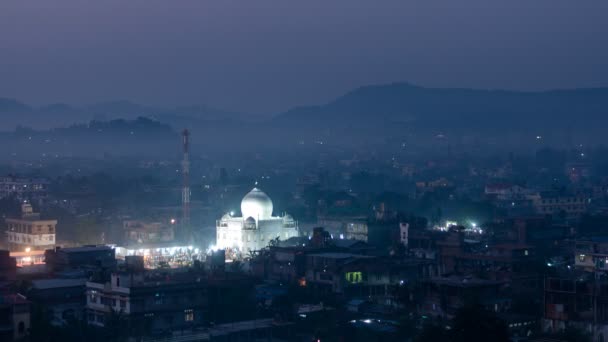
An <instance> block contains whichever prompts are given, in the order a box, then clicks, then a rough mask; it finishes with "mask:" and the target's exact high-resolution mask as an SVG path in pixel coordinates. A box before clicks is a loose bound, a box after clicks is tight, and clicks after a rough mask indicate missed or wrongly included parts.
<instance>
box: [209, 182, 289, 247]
mask: <svg viewBox="0 0 608 342" xmlns="http://www.w3.org/2000/svg"><path fill="white" fill-rule="evenodd" d="M272 210H273V204H272V200H271V199H270V197H268V195H266V194H265V193H264V192H263V191H262V190H260V189H257V188H253V190H251V191H250V192H249V193H248V194H247V195H245V197H243V200H242V201H241V213H242V216H233V215H232V214H231V213H227V214H225V215H224V216H223V217H222V218H221V219H220V220H219V221H217V230H216V232H217V240H216V247H217V248H220V249H229V250H239V251H240V252H241V253H249V252H253V251H257V250H260V249H262V248H265V247H267V246H268V245H269V244H270V241H272V240H274V239H276V238H278V239H279V240H287V239H289V238H291V237H294V236H298V222H297V221H295V220H294V219H293V217H291V215H289V214H284V215H283V216H272Z"/></svg>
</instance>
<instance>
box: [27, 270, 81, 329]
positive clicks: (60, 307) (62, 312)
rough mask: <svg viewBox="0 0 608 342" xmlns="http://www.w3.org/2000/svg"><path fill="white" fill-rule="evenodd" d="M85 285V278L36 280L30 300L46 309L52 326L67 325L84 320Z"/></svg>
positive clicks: (33, 283)
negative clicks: (76, 320) (73, 321)
mask: <svg viewBox="0 0 608 342" xmlns="http://www.w3.org/2000/svg"><path fill="white" fill-rule="evenodd" d="M85 283H86V279H84V278H76V279H61V278H54V279H38V280H34V281H32V288H31V289H30V290H29V292H28V298H29V299H30V300H31V301H32V302H34V303H36V304H41V305H42V306H44V307H45V308H46V310H47V313H48V314H49V318H50V323H51V324H52V325H54V326H63V325H67V324H68V323H69V322H70V321H72V320H75V319H78V320H80V319H82V318H83V317H82V315H83V313H84V304H85V295H84V293H85Z"/></svg>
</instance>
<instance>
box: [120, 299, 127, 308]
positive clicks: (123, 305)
mask: <svg viewBox="0 0 608 342" xmlns="http://www.w3.org/2000/svg"><path fill="white" fill-rule="evenodd" d="M120 308H121V309H126V308H127V301H126V300H124V299H121V300H120Z"/></svg>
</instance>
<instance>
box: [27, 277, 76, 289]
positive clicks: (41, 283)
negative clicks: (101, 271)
mask: <svg viewBox="0 0 608 342" xmlns="http://www.w3.org/2000/svg"><path fill="white" fill-rule="evenodd" d="M86 282H87V280H86V279H84V278H78V279H61V278H56V279H40V280H34V281H32V287H33V288H34V289H36V290H48V289H56V288H64V287H77V286H84V285H85V283H86Z"/></svg>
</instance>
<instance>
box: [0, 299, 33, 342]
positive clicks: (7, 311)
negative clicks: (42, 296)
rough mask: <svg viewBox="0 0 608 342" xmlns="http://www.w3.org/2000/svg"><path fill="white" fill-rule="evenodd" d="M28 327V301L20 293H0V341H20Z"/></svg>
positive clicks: (26, 333)
mask: <svg viewBox="0 0 608 342" xmlns="http://www.w3.org/2000/svg"><path fill="white" fill-rule="evenodd" d="M29 329H30V302H29V301H28V300H27V298H26V297H25V296H23V295H20V294H4V295H0V341H7V342H8V341H22V340H24V339H25V338H27V335H28V333H29Z"/></svg>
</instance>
